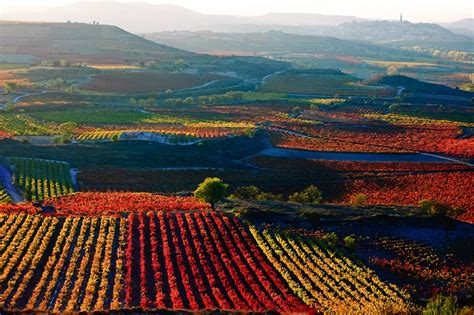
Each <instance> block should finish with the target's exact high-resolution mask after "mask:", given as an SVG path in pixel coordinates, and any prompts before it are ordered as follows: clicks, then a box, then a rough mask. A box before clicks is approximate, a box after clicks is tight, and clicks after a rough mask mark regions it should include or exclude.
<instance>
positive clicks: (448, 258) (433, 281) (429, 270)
mask: <svg viewBox="0 0 474 315" xmlns="http://www.w3.org/2000/svg"><path fill="white" fill-rule="evenodd" d="M452 245H455V242H454V243H453V244H452ZM363 250H365V251H367V254H368V255H369V257H370V258H369V259H370V263H371V264H373V265H374V266H377V267H380V268H383V269H385V270H388V271H390V272H392V273H394V274H396V275H397V276H398V277H399V279H400V280H399V281H401V282H402V283H403V282H405V284H404V285H403V287H404V288H406V289H407V290H409V291H411V292H413V293H414V295H418V296H421V297H426V296H430V295H432V294H439V293H443V294H456V295H459V296H465V295H469V294H472V292H473V284H474V279H473V277H472V274H473V272H474V266H473V265H472V263H469V254H467V255H466V256H465V257H464V259H460V258H461V257H460V256H459V255H454V254H453V253H449V252H448V253H445V255H442V254H440V253H438V252H437V251H436V250H435V249H434V248H433V247H431V246H429V245H426V244H424V243H422V242H416V241H409V240H405V239H401V238H393V237H380V238H377V239H375V240H373V241H372V242H371V243H369V244H367V247H364V249H363ZM387 253H389V254H388V255H387ZM411 283H414V285H412V284H411Z"/></svg>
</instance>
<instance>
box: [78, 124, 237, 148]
mask: <svg viewBox="0 0 474 315" xmlns="http://www.w3.org/2000/svg"><path fill="white" fill-rule="evenodd" d="M238 133H239V130H232V129H225V128H220V129H207V128H199V129H198V128H177V127H171V128H161V129H158V128H156V129H153V128H151V129H147V128H142V129H128V130H127V129H122V130H94V131H84V132H81V133H79V134H78V135H77V136H76V139H77V140H78V141H107V140H108V141H111V140H127V139H150V140H153V139H154V138H162V139H161V140H162V142H163V143H169V144H173V143H176V144H186V143H194V142H196V141H199V140H203V139H214V138H224V137H229V136H232V135H236V134H238Z"/></svg>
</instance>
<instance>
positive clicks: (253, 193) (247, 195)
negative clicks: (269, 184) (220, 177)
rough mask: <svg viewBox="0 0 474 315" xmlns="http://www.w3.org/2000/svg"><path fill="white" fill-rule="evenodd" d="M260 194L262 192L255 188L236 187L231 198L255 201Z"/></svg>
mask: <svg viewBox="0 0 474 315" xmlns="http://www.w3.org/2000/svg"><path fill="white" fill-rule="evenodd" d="M261 193H262V190H261V189H260V188H258V187H256V186H246V187H238V188H237V189H236V190H235V191H234V194H233V195H232V197H233V198H237V199H242V200H255V199H257V196H258V195H259V194H261Z"/></svg>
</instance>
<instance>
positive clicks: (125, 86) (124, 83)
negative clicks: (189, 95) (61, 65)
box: [82, 71, 223, 93]
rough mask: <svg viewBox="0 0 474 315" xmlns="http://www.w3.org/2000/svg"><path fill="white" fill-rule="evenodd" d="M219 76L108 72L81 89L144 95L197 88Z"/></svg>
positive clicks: (94, 78)
mask: <svg viewBox="0 0 474 315" xmlns="http://www.w3.org/2000/svg"><path fill="white" fill-rule="evenodd" d="M221 79H223V77H222V76H219V75H205V76H198V75H192V74H187V73H161V72H118V71H117V72H109V73H104V74H99V75H96V76H94V77H93V78H92V81H91V82H88V83H87V84H85V85H83V86H82V88H83V89H86V90H91V91H97V92H110V93H146V92H164V91H166V90H169V89H170V90H179V89H186V88H192V87H195V86H199V85H202V84H205V83H207V82H210V81H214V80H221Z"/></svg>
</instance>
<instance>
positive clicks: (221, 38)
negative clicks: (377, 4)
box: [145, 31, 415, 58]
mask: <svg viewBox="0 0 474 315" xmlns="http://www.w3.org/2000/svg"><path fill="white" fill-rule="evenodd" d="M145 37H146V38H147V39H150V40H153V41H156V42H158V43H161V44H165V45H169V46H172V47H177V48H179V49H184V50H188V51H194V52H200V53H222V54H235V55H259V54H268V53H272V54H288V53H307V54H318V53H327V54H337V55H353V56H358V57H365V58H387V56H389V57H392V58H404V57H413V56H414V55H415V54H414V53H410V52H407V51H404V50H400V49H396V48H390V47H384V46H380V45H376V44H372V43H369V42H362V41H354V40H341V39H337V38H333V37H324V36H309V35H295V34H288V33H284V32H278V31H269V32H261V33H215V32H209V31H207V32H206V31H204V32H186V31H183V32H161V33H152V34H146V35H145Z"/></svg>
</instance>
